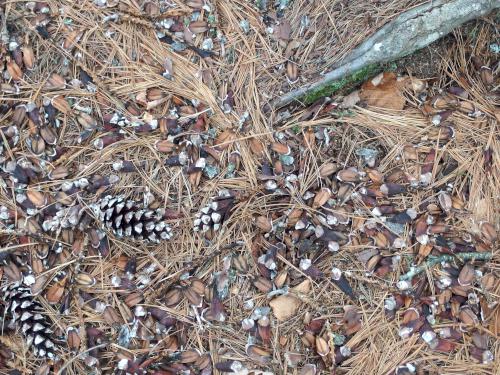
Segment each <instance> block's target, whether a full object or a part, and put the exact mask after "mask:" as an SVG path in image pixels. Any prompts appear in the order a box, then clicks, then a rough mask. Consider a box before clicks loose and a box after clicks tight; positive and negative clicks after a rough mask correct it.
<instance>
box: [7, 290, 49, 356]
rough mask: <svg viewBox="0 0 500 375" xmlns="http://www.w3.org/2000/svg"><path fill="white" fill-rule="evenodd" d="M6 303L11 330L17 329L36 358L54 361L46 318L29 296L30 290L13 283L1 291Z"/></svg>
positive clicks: (39, 306) (30, 295)
mask: <svg viewBox="0 0 500 375" xmlns="http://www.w3.org/2000/svg"><path fill="white" fill-rule="evenodd" d="M2 297H3V299H4V301H5V302H6V304H7V306H6V314H7V315H8V316H9V315H10V318H11V321H10V324H9V325H12V328H16V327H17V328H18V329H19V330H21V333H22V334H23V335H24V337H25V338H26V344H27V345H28V347H31V349H32V350H33V353H34V354H35V355H36V356H37V357H46V358H49V359H55V358H56V354H55V352H54V350H55V345H54V342H53V341H52V340H51V336H52V330H51V329H50V323H49V322H48V320H47V318H46V317H45V316H43V315H42V312H43V308H42V305H40V303H39V302H38V301H37V300H36V299H35V298H34V296H33V294H31V290H30V288H28V287H27V286H25V285H23V284H21V283H20V282H15V283H12V284H9V285H7V286H5V287H4V288H3V289H2Z"/></svg>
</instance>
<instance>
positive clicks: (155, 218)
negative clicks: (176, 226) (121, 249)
mask: <svg viewBox="0 0 500 375" xmlns="http://www.w3.org/2000/svg"><path fill="white" fill-rule="evenodd" d="M92 208H93V211H94V213H95V215H96V216H97V218H98V220H99V221H100V222H101V223H102V225H103V227H104V228H107V229H110V230H111V231H112V232H113V233H114V234H116V235H117V236H118V237H131V238H133V239H134V240H137V241H143V240H144V241H151V242H156V243H158V242H160V240H168V239H170V238H171V237H172V229H171V228H170V226H169V225H168V224H167V223H166V222H165V221H164V220H163V216H164V212H163V210H162V209H160V208H157V209H156V210H149V209H145V208H142V207H141V206H140V204H139V203H137V202H135V201H133V200H124V198H123V197H120V196H118V197H113V196H111V195H108V196H106V197H104V198H103V199H102V200H101V201H100V202H98V203H96V204H94V205H93V207H92Z"/></svg>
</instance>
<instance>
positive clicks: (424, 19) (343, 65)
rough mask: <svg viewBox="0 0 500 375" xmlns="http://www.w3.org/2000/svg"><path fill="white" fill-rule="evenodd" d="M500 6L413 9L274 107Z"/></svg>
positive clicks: (452, 4)
mask: <svg viewBox="0 0 500 375" xmlns="http://www.w3.org/2000/svg"><path fill="white" fill-rule="evenodd" d="M498 8H500V0H452V1H446V0H436V1H431V2H429V3H427V4H423V5H420V6H418V7H415V8H413V9H410V10H408V11H407V12H404V13H402V14H400V15H399V16H398V17H396V18H395V19H394V20H393V21H391V22H389V23H388V24H386V25H385V26H383V27H382V28H381V29H380V30H378V31H377V32H375V33H374V34H373V35H372V36H370V37H369V38H368V39H367V40H366V41H364V42H363V43H361V44H360V45H359V46H358V47H357V48H356V49H355V50H354V51H353V52H352V53H350V54H349V55H348V56H347V57H346V58H345V59H343V60H342V61H341V62H340V63H338V64H336V65H335V66H334V69H333V70H332V71H330V72H328V73H327V74H325V75H324V76H323V78H322V79H321V80H319V81H317V82H313V83H310V84H307V85H305V86H302V87H300V88H298V89H296V90H293V91H290V92H289V93H287V94H285V95H283V96H281V97H279V98H277V99H275V100H274V101H272V102H271V103H270V106H271V108H274V109H276V108H280V107H283V106H285V105H287V104H290V103H291V102H292V101H294V100H297V99H299V98H301V97H303V96H304V95H306V94H308V93H310V92H313V91H315V90H317V89H319V88H321V87H322V86H324V85H327V84H329V83H331V82H333V81H336V80H339V79H342V78H343V77H346V76H349V75H351V74H352V73H354V72H356V71H358V70H359V69H362V68H364V67H366V66H368V65H371V64H374V63H383V62H388V61H394V60H396V59H398V58H400V57H403V56H406V55H409V54H411V53H413V52H415V51H417V50H419V49H421V48H423V47H425V46H428V45H429V44H431V43H432V42H434V41H436V40H437V39H439V38H441V37H443V36H445V35H446V34H448V33H449V32H450V31H452V30H453V29H454V28H456V27H458V26H460V25H462V24H463V23H465V22H467V21H470V20H472V19H475V18H478V17H481V16H484V15H486V14H488V13H490V12H492V11H493V10H495V9H498Z"/></svg>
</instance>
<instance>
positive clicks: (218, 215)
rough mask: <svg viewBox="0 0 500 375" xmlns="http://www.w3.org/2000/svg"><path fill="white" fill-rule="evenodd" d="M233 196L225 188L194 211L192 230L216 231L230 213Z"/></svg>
mask: <svg viewBox="0 0 500 375" xmlns="http://www.w3.org/2000/svg"><path fill="white" fill-rule="evenodd" d="M235 198H236V197H235V196H234V195H233V194H231V193H230V192H229V191H227V190H224V191H221V192H220V193H219V196H218V197H215V198H212V199H211V201H210V202H209V204H208V205H206V206H205V207H203V208H202V209H201V210H200V212H197V213H196V215H195V217H196V218H195V220H194V231H195V232H202V233H206V232H209V231H213V232H216V231H218V230H219V229H220V228H221V226H222V224H224V221H226V220H227V219H228V218H229V216H230V215H231V210H232V208H233V207H234V200H235Z"/></svg>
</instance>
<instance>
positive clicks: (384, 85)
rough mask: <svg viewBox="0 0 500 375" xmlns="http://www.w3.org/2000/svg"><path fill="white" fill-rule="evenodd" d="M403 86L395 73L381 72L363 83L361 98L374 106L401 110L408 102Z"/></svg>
mask: <svg viewBox="0 0 500 375" xmlns="http://www.w3.org/2000/svg"><path fill="white" fill-rule="evenodd" d="M401 86H402V85H401V84H400V83H399V82H398V81H397V77H396V74H395V73H390V72H385V73H381V74H379V75H378V76H376V77H374V78H373V79H371V80H370V81H367V82H365V83H364V84H363V86H362V87H361V93H360V98H361V99H362V100H364V101H366V103H367V104H368V105H371V106H374V107H380V108H388V109H397V110H401V109H403V107H404V105H405V103H406V99H405V97H404V96H403V93H402V91H401Z"/></svg>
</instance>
